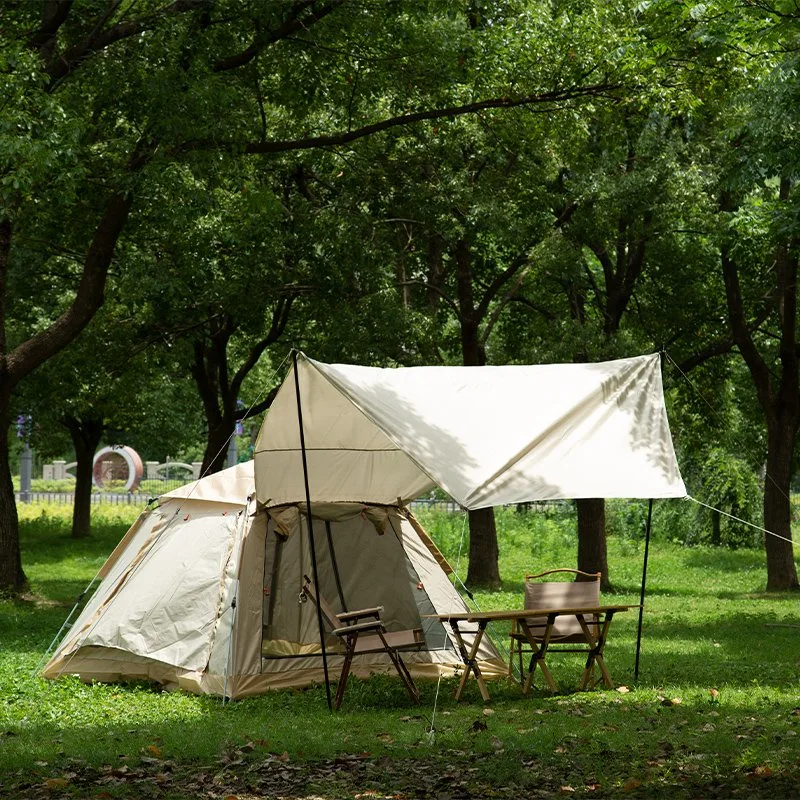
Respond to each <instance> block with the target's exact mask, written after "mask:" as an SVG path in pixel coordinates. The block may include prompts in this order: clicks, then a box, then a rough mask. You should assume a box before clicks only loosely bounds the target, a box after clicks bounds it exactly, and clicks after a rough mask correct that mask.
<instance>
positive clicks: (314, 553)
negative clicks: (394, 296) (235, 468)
mask: <svg viewBox="0 0 800 800" xmlns="http://www.w3.org/2000/svg"><path fill="white" fill-rule="evenodd" d="M292 366H293V368H294V390H295V396H296V397H297V422H298V423H299V425H300V455H301V456H302V459H303V481H304V482H305V489H306V514H307V515H308V516H307V520H308V522H307V524H308V540H309V544H310V546H311V570H312V572H313V573H314V588H315V592H314V593H315V594H316V599H317V603H316V605H317V625H318V627H319V643H320V646H321V647H322V669H323V672H324V673H325V696H326V697H327V699H328V710H329V711H333V702H332V700H331V682H330V678H329V677H328V655H327V652H326V650H325V627H324V625H323V624H322V607H321V606H320V589H319V575H318V574H317V549H316V546H315V545H314V520H313V518H312V516H311V490H310V489H309V487H308V460H307V459H306V437H305V432H304V431H303V404H302V403H301V402H300V376H299V375H298V374H297V350H292Z"/></svg>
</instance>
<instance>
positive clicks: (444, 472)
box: [45, 354, 686, 697]
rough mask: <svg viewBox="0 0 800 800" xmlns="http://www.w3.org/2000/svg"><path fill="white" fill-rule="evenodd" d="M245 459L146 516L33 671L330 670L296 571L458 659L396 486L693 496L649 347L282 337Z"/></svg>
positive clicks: (165, 674)
mask: <svg viewBox="0 0 800 800" xmlns="http://www.w3.org/2000/svg"><path fill="white" fill-rule="evenodd" d="M248 469H249V468H246V467H236V468H233V470H228V471H226V472H224V473H221V474H220V475H217V476H211V477H209V478H205V479H203V480H201V481H199V482H196V483H194V484H190V485H189V486H188V487H186V488H185V489H184V490H183V491H178V492H170V493H168V494H167V495H165V496H164V497H163V498H161V502H160V504H159V507H158V508H157V509H155V510H152V511H149V512H146V513H145V514H143V515H142V518H141V519H140V520H139V521H138V522H137V524H136V525H134V527H133V528H132V529H131V531H130V532H129V533H128V535H127V536H126V537H125V538H124V539H123V541H122V542H121V543H120V545H119V547H117V549H116V550H115V551H114V553H113V554H112V555H111V557H110V558H109V561H108V562H107V564H106V566H104V567H103V570H102V571H101V577H102V578H103V581H102V583H101V585H100V587H99V589H98V591H97V593H96V594H95V595H94V597H93V598H92V600H91V601H90V603H89V604H88V606H87V607H86V609H85V610H84V611H83V613H82V615H81V616H80V618H79V619H78V620H77V621H76V623H75V625H74V626H73V628H72V630H71V631H70V633H69V634H68V635H67V636H66V637H65V639H64V642H63V643H62V645H61V646H60V647H59V649H58V650H57V652H56V654H55V656H54V657H53V659H52V660H51V661H50V663H49V664H48V665H47V667H46V668H45V675H46V676H48V677H53V676H55V675H58V674H61V673H63V672H71V673H78V674H80V675H81V676H83V677H86V678H98V679H103V680H109V679H114V678H116V677H143V678H144V677H146V678H153V679H155V680H158V681H161V682H164V683H171V684H178V685H181V686H184V687H186V688H190V689H193V690H195V691H207V692H215V693H224V694H226V695H228V696H231V697H237V696H241V695H245V694H250V693H254V692H259V691H263V690H264V689H266V688H269V687H270V686H290V685H303V684H306V683H309V682H311V681H314V680H321V679H322V678H323V677H325V678H327V667H326V658H325V655H326V647H327V646H328V645H329V644H333V642H332V641H326V637H324V636H323V637H322V641H320V638H321V637H320V635H319V630H320V627H322V619H321V618H322V614H321V609H320V608H317V609H316V624H315V614H314V611H315V610H314V609H313V606H312V604H310V603H306V604H303V603H299V602H298V595H299V593H300V589H301V588H302V581H303V577H304V575H313V580H314V583H315V584H316V586H318V587H319V591H318V593H317V594H318V595H323V594H324V595H325V596H326V598H327V600H328V601H329V602H332V603H334V604H337V605H338V608H339V609H342V610H343V609H344V608H345V606H348V605H349V607H350V608H356V607H359V606H363V605H366V606H374V605H383V606H384V608H385V613H384V620H385V621H386V622H387V625H388V627H389V629H390V630H391V629H405V628H407V627H410V626H413V627H422V628H424V632H425V642H426V646H425V648H424V649H423V650H422V651H421V652H420V653H417V654H409V655H408V657H407V659H406V660H407V662H408V664H409V667H410V668H411V671H412V673H414V674H416V675H425V674H441V673H442V672H447V671H455V670H456V669H458V668H459V667H460V666H461V663H460V660H459V659H458V657H457V655H456V653H455V652H454V650H453V647H452V641H451V640H450V635H449V634H448V632H447V631H446V630H445V628H444V627H443V626H442V625H441V624H440V623H439V622H438V621H436V620H431V619H430V618H429V617H426V615H427V614H430V613H434V612H446V611H454V610H462V609H463V608H464V604H463V601H462V600H461V599H460V597H459V596H458V594H457V593H456V592H455V590H454V589H453V588H452V586H451V584H450V583H449V581H448V580H447V578H446V575H445V571H444V570H445V569H447V567H446V564H445V562H444V559H443V558H442V557H441V554H439V553H438V551H437V550H436V548H435V546H434V545H433V543H432V542H431V541H430V539H429V538H428V537H427V535H425V534H424V532H423V531H421V529H420V528H419V526H418V525H417V524H416V523H415V521H414V519H413V517H411V515H410V514H409V513H408V512H407V511H406V510H405V508H404V504H405V503H406V502H407V501H408V500H410V499H412V498H414V497H417V496H419V495H420V494H422V493H424V492H426V491H428V490H429V489H431V488H432V487H434V486H439V487H441V488H443V489H444V490H445V491H447V492H448V493H449V494H450V495H451V496H452V497H453V498H454V499H455V500H456V501H458V502H459V503H460V504H461V505H462V506H464V507H466V508H470V509H473V508H482V507H488V506H493V505H500V504H503V503H516V502H524V501H530V500H537V499H555V498H581V497H644V498H654V497H683V496H685V494H686V491H685V488H684V485H683V481H682V479H681V476H680V472H679V470H678V466H677V462H676V460H675V453H674V450H673V447H672V440H671V438H670V433H669V425H668V422H667V416H666V410H665V408H664V400H663V391H662V386H661V372H660V364H659V357H658V355H650V356H641V357H637V358H629V359H622V360H618V361H610V362H605V363H598V364H554V365H546V366H508V367H416V368H405V369H377V368H370V367H357V366H346V365H331V364H322V363H320V362H317V361H313V360H312V359H309V358H307V357H305V356H303V355H302V354H295V355H294V358H293V369H292V370H291V372H290V374H289V375H288V377H287V378H286V380H285V381H284V383H283V385H282V386H281V388H280V390H279V391H278V393H277V395H276V398H275V400H274V402H273V405H272V407H271V409H270V412H269V414H268V415H267V418H266V420H265V422H264V425H263V426H262V428H261V431H260V433H259V437H258V440H257V442H256V454H255V467H254V469H255V478H254V480H255V487H254V486H253V477H252V476H251V474H250V472H249V471H248ZM254 489H255V495H254V494H253V492H254ZM309 516H311V517H312V518H313V524H312V526H311V528H312V531H313V535H311V536H308V535H307V533H308V525H307V519H308V517H309ZM301 532H302V535H301ZM315 554H318V555H319V558H317V557H316V555H315ZM234 599H235V601H236V602H235V603H234ZM333 657H334V659H335V658H336V657H337V656H336V655H335V654H334V656H333ZM479 660H480V661H481V662H482V665H481V668H482V671H483V672H484V674H486V675H487V676H491V675H497V674H502V673H503V672H504V667H503V664H502V661H501V660H500V659H499V657H498V656H497V653H496V652H495V651H494V649H493V647H491V646H490V645H487V648H486V649H485V650H483V651H481V652H480V653H479ZM389 669H390V665H389V662H388V659H387V658H386V657H385V656H384V655H381V656H374V655H360V656H358V657H357V661H356V662H355V663H354V671H355V672H356V673H357V674H362V675H363V674H367V673H369V672H373V671H378V670H381V671H383V670H386V671H388V670H389Z"/></svg>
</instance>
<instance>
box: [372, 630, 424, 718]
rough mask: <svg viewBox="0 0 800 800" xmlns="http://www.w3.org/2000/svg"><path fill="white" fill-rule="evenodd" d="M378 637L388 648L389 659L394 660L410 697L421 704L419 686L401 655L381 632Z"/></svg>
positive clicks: (393, 662)
mask: <svg viewBox="0 0 800 800" xmlns="http://www.w3.org/2000/svg"><path fill="white" fill-rule="evenodd" d="M378 636H380V637H381V641H382V642H383V644H384V646H385V647H386V652H387V653H388V655H389V658H391V659H392V664H394V668H395V669H396V670H397V674H398V675H399V676H400V680H401V681H403V685H404V686H405V687H406V691H407V692H408V696H409V697H410V698H411V699H412V700H413V701H414V702H415V703H419V689H417V685H416V684H415V683H414V679H413V678H412V677H411V673H410V672H409V671H408V667H407V666H406V662H405V661H403V658H402V656H401V655H400V653H398V652H397V650H395V648H394V647H391V646H390V645H389V644H388V643H387V641H386V639H384V638H383V633H381V632H380V631H379V632H378Z"/></svg>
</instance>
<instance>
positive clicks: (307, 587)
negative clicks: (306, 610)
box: [302, 575, 342, 630]
mask: <svg viewBox="0 0 800 800" xmlns="http://www.w3.org/2000/svg"><path fill="white" fill-rule="evenodd" d="M303 578H304V581H303V590H302V592H303V594H304V595H305V596H306V597H307V598H308V599H309V600H310V601H311V602H312V603H313V604H314V605H315V606H316V604H317V593H316V592H315V591H314V582H313V581H312V580H311V578H309V577H308V575H303ZM319 607H320V611H322V616H323V617H324V618H325V621H326V622H327V623H328V626H329V627H330V629H331V630H335V629H336V628H341V627H342V623H341V622H340V621H339V619H338V617H337V616H336V611H335V610H334V608H333V606H332V605H331V604H330V603H329V602H328V601H327V600H326V599H325V597H324V596H323V595H322V594H321V593H320V595H319Z"/></svg>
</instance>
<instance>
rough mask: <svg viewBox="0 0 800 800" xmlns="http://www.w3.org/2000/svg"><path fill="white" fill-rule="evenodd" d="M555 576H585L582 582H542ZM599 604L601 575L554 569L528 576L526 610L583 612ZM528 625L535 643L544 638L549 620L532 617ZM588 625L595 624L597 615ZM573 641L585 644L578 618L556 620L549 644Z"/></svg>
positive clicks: (590, 619)
mask: <svg viewBox="0 0 800 800" xmlns="http://www.w3.org/2000/svg"><path fill="white" fill-rule="evenodd" d="M554 573H569V574H571V575H575V576H578V575H581V576H585V577H586V580H582V581H541V580H539V579H540V578H544V577H546V576H549V575H552V574H554ZM599 603H600V573H599V572H597V573H589V572H581V570H577V569H554V570H549V571H547V572H542V573H539V574H538V575H526V576H525V605H524V608H526V609H527V608H580V607H581V606H587V607H591V606H596V605H599ZM525 621H526V623H527V624H528V625H529V626H530V627H531V632H532V634H533V638H534V639H539V638H543V637H544V630H545V626H546V625H547V617H529V618H526V620H525ZM586 621H587V622H595V621H596V618H595V616H594V615H590V616H589V617H587V618H586ZM571 638H574V639H575V640H576V641H578V640H582V639H583V635H582V631H581V626H580V623H579V622H578V619H577V617H574V616H562V617H557V618H556V621H555V623H554V624H553V630H552V633H551V635H550V641H553V642H556V641H564V640H565V639H571Z"/></svg>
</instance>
